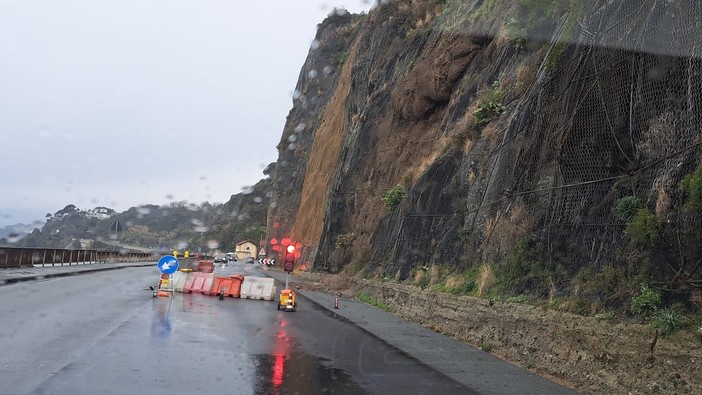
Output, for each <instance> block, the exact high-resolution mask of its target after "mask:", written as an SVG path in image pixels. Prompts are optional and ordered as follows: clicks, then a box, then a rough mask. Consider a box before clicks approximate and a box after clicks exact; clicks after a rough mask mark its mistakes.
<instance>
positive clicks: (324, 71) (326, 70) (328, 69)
mask: <svg viewBox="0 0 702 395" xmlns="http://www.w3.org/2000/svg"><path fill="white" fill-rule="evenodd" d="M333 71H334V68H333V67H331V66H326V67H324V68H323V69H322V74H324V76H328V75H329V74H331V73H332V72H333Z"/></svg>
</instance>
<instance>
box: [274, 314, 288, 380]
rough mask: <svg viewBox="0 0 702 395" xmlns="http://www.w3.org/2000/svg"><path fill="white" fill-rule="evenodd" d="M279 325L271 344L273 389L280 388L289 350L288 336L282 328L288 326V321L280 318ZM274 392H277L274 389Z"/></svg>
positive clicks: (283, 378)
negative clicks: (273, 359)
mask: <svg viewBox="0 0 702 395" xmlns="http://www.w3.org/2000/svg"><path fill="white" fill-rule="evenodd" d="M279 325H280V330H279V331H278V334H277V336H276V337H275V344H274V345H273V356H274V358H275V361H274V362H273V377H272V384H273V389H274V390H278V389H280V387H281V386H282V385H283V381H284V380H285V358H286V356H287V355H288V352H289V351H290V338H289V337H288V333H287V332H286V331H285V329H284V328H285V327H286V326H288V322H287V321H286V320H280V321H279ZM275 393H278V392H277V391H276V392H275Z"/></svg>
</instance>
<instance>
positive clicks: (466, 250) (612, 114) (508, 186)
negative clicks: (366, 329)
mask: <svg viewBox="0 0 702 395" xmlns="http://www.w3.org/2000/svg"><path fill="white" fill-rule="evenodd" d="M700 17H702V5H700V4H697V3H696V2H682V1H663V0H645V1H641V2H631V1H624V0H614V1H611V0H598V1H592V2H584V1H578V0H573V1H565V0H544V1H518V0H515V1H513V2H496V1H492V0H483V1H480V0H476V1H455V0H454V1H451V0H449V1H402V2H400V1H390V2H386V4H383V5H380V6H378V7H376V8H374V9H373V10H371V12H370V13H369V14H368V15H350V14H341V15H338V14H336V15H333V16H330V17H329V18H328V19H327V20H325V21H324V22H323V23H322V24H320V25H319V29H318V34H317V41H316V42H315V44H314V45H313V46H312V48H311V49H310V53H309V56H308V59H307V62H306V63H305V65H304V66H303V70H302V71H301V74H300V80H299V82H298V86H297V93H298V94H297V95H296V98H295V100H294V103H293V109H292V110H291V112H290V115H289V117H288V122H287V124H286V127H285V130H284V131H283V136H282V139H281V143H280V145H279V147H278V148H279V153H280V156H279V159H278V163H277V171H276V175H275V180H274V193H273V197H272V199H271V201H272V205H271V207H270V209H269V213H268V214H269V215H268V219H269V239H271V238H278V239H280V238H282V237H289V238H291V239H292V240H293V241H295V242H298V243H300V244H301V246H302V249H301V250H302V259H303V260H304V261H306V262H310V263H312V264H313V265H314V267H316V268H318V269H322V270H329V271H332V272H336V271H339V270H341V269H342V268H344V267H346V266H350V265H351V266H353V267H356V268H358V269H361V268H362V269H365V270H366V271H367V272H370V273H375V274H376V275H380V276H386V277H392V278H396V279H398V280H405V279H408V278H410V279H411V278H412V277H413V276H414V275H416V270H417V268H420V267H426V266H431V265H437V266H441V267H445V268H448V270H453V271H457V272H460V271H468V270H471V269H473V268H475V267H477V265H480V264H489V265H490V266H491V267H493V268H494V270H495V271H497V272H498V282H502V284H503V289H504V290H507V291H509V292H512V293H522V292H533V293H537V294H541V295H547V294H549V293H553V292H556V293H559V292H563V291H565V290H572V289H573V288H577V286H578V284H575V283H574V282H573V281H574V280H573V279H575V278H579V279H580V281H581V282H580V283H579V286H580V287H581V288H582V287H583V286H584V283H586V282H587V279H586V278H585V277H587V276H586V275H585V274H587V273H590V274H592V273H599V272H601V271H602V270H603V269H604V268H607V270H611V271H613V272H614V273H615V275H614V276H615V277H617V276H620V277H627V278H634V277H637V276H644V277H645V276H649V278H650V276H652V275H656V276H659V275H660V276H662V277H660V279H663V278H665V279H666V282H667V283H669V284H667V285H668V286H669V287H670V288H671V289H673V288H676V287H677V288H680V289H686V290H687V289H689V288H690V287H691V286H694V285H700V282H699V278H700V276H699V274H696V264H698V263H699V262H700V260H701V259H702V250H701V249H700V248H699V247H698V246H697V245H696V244H699V243H695V242H693V241H694V240H695V237H697V236H696V235H698V233H699V229H700V226H701V222H700V215H699V206H696V200H695V199H700V197H701V196H702V180H698V178H700V177H702V174H697V176H695V173H694V171H695V169H696V168H697V167H698V165H699V164H700V153H701V150H700V144H701V140H700V125H702V123H701V121H702V120H701V119H700V117H702V112H701V111H700V105H701V104H702V102H701V101H702V90H701V89H700V88H702V62H700V54H701V53H702V47H701V46H700V45H699V43H698V37H700V36H701V35H700V34H702V26H701V23H702V22H700V21H701V20H702V18H700ZM686 176H687V178H686ZM695 177H697V178H695ZM698 182H699V184H697V183H698ZM695 188H697V192H695V190H696V189H695ZM392 192H394V193H396V194H395V197H393V196H391V193H392ZM389 193H390V194H389ZM696 193H699V195H696ZM383 197H386V199H383ZM534 262H536V263H537V264H536V265H535V264H534ZM537 266H538V268H537ZM584 269H587V273H585V274H583V272H584ZM500 276H501V277H500ZM683 278H684V279H685V281H682V282H681V281H680V280H681V279H683ZM696 279H697V282H695V281H696ZM668 280H670V281H668ZM677 288H676V289H677Z"/></svg>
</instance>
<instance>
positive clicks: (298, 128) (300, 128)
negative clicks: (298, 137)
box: [295, 122, 307, 133]
mask: <svg viewBox="0 0 702 395" xmlns="http://www.w3.org/2000/svg"><path fill="white" fill-rule="evenodd" d="M305 127H307V124H306V123H304V122H302V123H300V124H298V125H297V126H295V133H302V132H303V131H304V130H305Z"/></svg>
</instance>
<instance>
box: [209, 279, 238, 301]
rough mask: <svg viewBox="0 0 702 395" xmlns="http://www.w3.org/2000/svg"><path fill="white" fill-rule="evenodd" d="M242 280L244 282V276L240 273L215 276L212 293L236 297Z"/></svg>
mask: <svg viewBox="0 0 702 395" xmlns="http://www.w3.org/2000/svg"><path fill="white" fill-rule="evenodd" d="M242 282H244V276H242V275H240V274H235V275H233V276H231V277H215V278H214V284H213V286H212V295H218V296H231V297H233V298H238V297H239V294H240V292H241V283H242Z"/></svg>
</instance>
